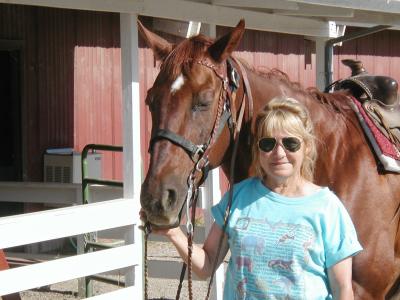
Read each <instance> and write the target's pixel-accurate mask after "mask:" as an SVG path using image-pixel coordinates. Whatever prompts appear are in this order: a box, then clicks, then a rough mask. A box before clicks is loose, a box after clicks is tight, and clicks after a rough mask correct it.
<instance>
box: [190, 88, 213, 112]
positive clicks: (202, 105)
mask: <svg viewBox="0 0 400 300" xmlns="http://www.w3.org/2000/svg"><path fill="white" fill-rule="evenodd" d="M213 99H214V91H213V90H205V91H201V92H199V93H198V94H197V95H196V96H195V97H194V99H193V108H192V109H193V111H205V110H208V108H209V107H210V105H211V103H212V102H213Z"/></svg>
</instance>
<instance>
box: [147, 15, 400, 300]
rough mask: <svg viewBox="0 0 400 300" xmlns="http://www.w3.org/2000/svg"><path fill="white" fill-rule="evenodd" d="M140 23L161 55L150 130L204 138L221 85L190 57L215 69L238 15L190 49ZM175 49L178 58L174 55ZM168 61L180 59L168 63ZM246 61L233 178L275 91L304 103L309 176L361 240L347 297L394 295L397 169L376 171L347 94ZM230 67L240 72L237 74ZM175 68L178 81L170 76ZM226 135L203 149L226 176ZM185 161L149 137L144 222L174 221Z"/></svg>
mask: <svg viewBox="0 0 400 300" xmlns="http://www.w3.org/2000/svg"><path fill="white" fill-rule="evenodd" d="M140 29H141V33H142V35H143V37H144V39H145V40H146V42H147V44H148V45H149V46H150V47H151V48H152V49H153V50H154V53H155V55H156V57H157V58H158V59H161V60H163V65H162V67H161V71H160V74H159V75H158V77H157V79H156V81H155V83H154V86H153V87H152V89H151V90H150V91H149V95H148V98H147V100H146V101H147V103H148V104H149V105H150V107H151V110H152V118H153V133H155V132H156V130H157V129H168V130H170V131H172V132H175V133H176V134H179V135H180V136H183V137H185V138H186V139H187V140H190V141H192V142H193V143H195V144H203V143H205V142H206V141H207V139H208V138H209V136H210V135H211V131H212V130H213V125H214V120H215V119H216V115H217V103H218V99H219V95H220V91H222V89H221V86H222V83H221V80H219V78H218V76H216V74H217V73H218V72H215V69H210V68H209V67H207V66H205V65H204V64H197V63H193V62H197V61H199V60H203V59H206V60H207V61H209V62H211V63H212V64H214V65H215V66H216V67H218V70H222V69H223V68H222V67H224V66H225V65H224V63H225V61H226V59H227V58H228V57H229V56H230V55H231V53H232V51H233V50H234V49H235V47H236V46H237V44H238V43H239V41H240V38H241V36H242V34H243V31H244V24H243V22H241V23H239V24H238V26H237V27H236V28H235V29H234V30H233V31H232V32H231V33H230V34H228V35H226V36H224V37H222V38H221V39H219V40H217V41H216V42H214V43H213V42H210V41H209V40H208V39H204V38H196V37H195V38H192V39H191V40H186V41H184V42H182V43H191V45H192V46H191V48H190V46H189V45H185V46H183V45H178V46H177V47H175V48H173V46H172V45H170V44H169V43H168V42H166V41H165V40H163V39H162V38H160V37H158V36H156V35H154V34H153V33H151V32H149V31H148V30H146V29H145V28H143V27H142V26H140ZM193 45H194V46H193ZM183 48H184V49H186V50H184V51H183V50H182V49H183ZM189 48H190V49H191V50H188V49H189ZM173 49H176V50H173ZM179 51H181V53H180V52H179ZM183 54H184V55H183ZM179 55H181V56H182V55H183V56H184V57H183V58H180V60H178V61H177V59H178V57H179ZM174 63H175V64H177V65H179V64H181V65H182V66H179V67H178V69H177V68H176V67H175V68H173V67H171V66H172V65H173V64H174ZM234 65H235V67H237V68H238V66H237V65H236V64H234ZM220 66H222V67H221V68H219V67H220ZM245 69H246V71H245V73H246V74H247V77H248V81H249V83H250V87H251V93H252V96H253V105H254V107H253V114H252V115H251V114H250V113H249V108H248V107H246V112H245V117H244V121H243V122H244V123H243V126H242V130H241V133H240V141H241V142H240V144H239V149H238V155H237V159H236V166H235V181H239V180H241V179H244V178H246V177H247V176H249V175H251V172H252V171H251V170H252V168H251V154H250V153H251V151H250V144H249V142H248V140H249V136H251V134H252V132H251V127H252V122H253V120H254V116H255V115H256V114H257V112H258V111H259V110H260V109H261V108H262V107H263V106H264V105H265V104H266V103H267V102H268V101H269V100H270V99H272V98H274V97H276V96H279V95H286V96H289V97H293V98H296V99H298V100H299V101H301V102H303V103H304V104H305V105H306V106H307V107H308V109H309V111H310V113H311V116H312V120H313V122H314V124H315V130H316V135H317V138H318V154H319V159H318V161H317V165H316V173H315V182H316V183H317V184H319V185H322V186H329V187H330V188H331V189H332V190H333V191H335V193H336V194H337V195H338V196H339V197H340V199H341V200H342V201H343V203H344V205H345V206H346V208H347V209H348V211H349V213H350V215H351V217H352V219H353V222H354V224H355V226H356V229H357V233H358V236H359V240H360V242H361V244H362V245H363V247H364V251H362V252H361V253H360V254H359V255H357V256H356V257H355V259H354V261H353V282H354V289H355V297H356V299H384V298H385V297H396V296H397V297H400V295H399V294H400V291H399V290H400V288H399V285H400V282H399V278H400V228H399V224H400V216H399V214H400V213H399V207H400V176H399V175H395V174H388V173H380V172H378V170H377V161H376V159H375V156H374V154H373V153H372V152H371V149H370V147H369V143H368V141H367V140H366V138H365V135H364V133H363V131H362V129H361V127H360V125H359V122H358V120H357V117H356V115H355V114H354V112H353V111H352V109H351V108H350V106H349V104H348V98H347V96H346V94H345V93H344V92H338V93H333V94H322V93H320V92H317V91H312V90H304V89H302V88H301V87H300V86H299V85H297V84H294V83H291V82H290V81H289V80H287V78H285V76H284V75H283V74H282V73H279V72H275V73H270V74H259V73H258V72H255V71H254V70H251V68H249V67H246V68H245ZM176 70H178V73H177V72H176ZM179 72H182V73H181V74H180V73H179ZM239 73H241V78H243V74H242V72H239ZM179 76H182V78H181V79H182V80H181V81H180V82H178V83H177V81H178V79H177V78H178V77H179ZM243 86H244V84H243V81H242V80H241V81H240V85H239V89H238V91H237V93H236V98H235V99H236V100H235V101H236V105H237V109H236V110H237V111H239V109H238V107H239V105H240V103H238V102H240V101H241V99H242V97H241V96H242V95H243V93H244V89H243ZM199 107H200V108H201V109H198V108H199ZM232 143H233V141H232V139H231V138H230V136H229V131H228V129H227V128H225V129H224V130H223V132H222V134H221V135H220V136H219V137H218V139H217V141H216V142H215V143H214V144H211V145H210V147H211V150H210V153H209V155H208V156H209V160H210V164H211V166H212V167H215V166H218V165H221V166H222V168H223V170H224V172H225V173H226V174H229V171H230V159H229V158H230V156H231V150H232V147H231V146H232ZM193 166H194V163H193V161H192V160H191V158H190V157H189V156H188V155H187V153H186V152H185V151H184V150H183V149H182V147H180V146H179V145H176V144H174V143H171V141H170V140H168V139H158V140H157V142H154V143H153V145H152V147H151V161H150V167H149V171H148V174H147V176H146V179H145V182H144V183H143V186H142V194H141V203H142V207H143V209H144V210H145V212H146V214H147V216H148V219H149V221H150V222H152V223H153V224H155V225H159V226H170V225H172V224H176V219H177V216H178V213H179V211H180V210H181V207H182V205H183V203H184V200H185V195H186V191H187V178H188V176H189V174H190V172H191V170H192V169H193Z"/></svg>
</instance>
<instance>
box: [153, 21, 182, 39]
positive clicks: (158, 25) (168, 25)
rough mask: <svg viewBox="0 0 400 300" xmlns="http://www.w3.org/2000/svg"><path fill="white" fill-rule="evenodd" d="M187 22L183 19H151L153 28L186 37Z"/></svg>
mask: <svg viewBox="0 0 400 300" xmlns="http://www.w3.org/2000/svg"><path fill="white" fill-rule="evenodd" d="M188 26H189V24H188V22H185V21H174V20H167V19H159V18H155V19H154V20H153V27H152V28H153V29H154V30H157V31H161V32H165V33H168V34H172V35H176V36H180V37H186V33H187V30H188Z"/></svg>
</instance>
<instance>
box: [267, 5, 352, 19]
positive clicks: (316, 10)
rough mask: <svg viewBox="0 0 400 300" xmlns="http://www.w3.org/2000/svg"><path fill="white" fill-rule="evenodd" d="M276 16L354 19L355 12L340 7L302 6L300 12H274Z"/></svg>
mask: <svg viewBox="0 0 400 300" xmlns="http://www.w3.org/2000/svg"><path fill="white" fill-rule="evenodd" d="M273 12H274V13H276V14H280V15H285V16H310V17H353V16H354V10H353V9H348V8H340V7H328V6H314V5H302V6H301V7H300V9H299V10H294V11H292V10H287V9H282V10H278V9H276V10H274V11H273Z"/></svg>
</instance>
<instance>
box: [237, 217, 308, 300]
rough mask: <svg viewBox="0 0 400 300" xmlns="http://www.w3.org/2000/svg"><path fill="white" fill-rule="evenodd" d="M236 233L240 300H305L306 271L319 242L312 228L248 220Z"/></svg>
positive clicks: (239, 222) (244, 220) (241, 221)
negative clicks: (304, 274)
mask: <svg viewBox="0 0 400 300" xmlns="http://www.w3.org/2000/svg"><path fill="white" fill-rule="evenodd" d="M232 234H233V236H232V237H233V238H232V245H231V253H232V259H233V262H234V263H235V271H236V272H235V278H234V280H235V282H236V287H237V288H236V298H237V299H262V295H263V296H264V299H266V295H267V297H268V299H278V298H280V299H282V298H285V299H304V297H305V286H304V279H303V269H304V268H305V267H306V266H307V264H308V263H309V261H310V254H309V251H310V250H312V247H313V244H314V241H315V233H314V230H313V229H312V227H311V226H310V225H308V224H292V223H285V222H282V221H277V222H272V221H269V220H268V219H253V218H248V217H246V218H239V219H238V220H237V222H236V224H235V227H234V228H233V233H232Z"/></svg>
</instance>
